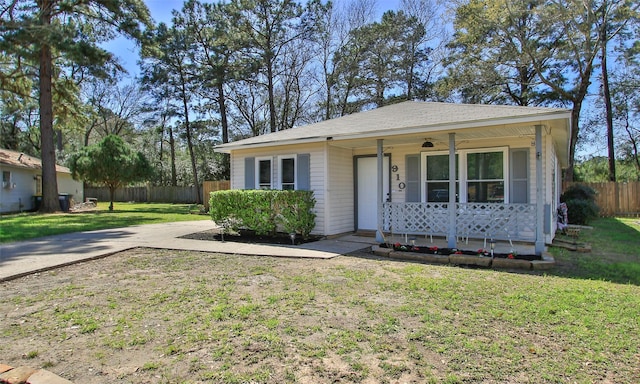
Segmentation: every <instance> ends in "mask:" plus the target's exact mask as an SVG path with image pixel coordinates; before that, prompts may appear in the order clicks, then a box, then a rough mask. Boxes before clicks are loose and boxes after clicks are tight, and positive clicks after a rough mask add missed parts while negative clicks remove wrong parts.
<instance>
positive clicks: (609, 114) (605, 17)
mask: <svg viewBox="0 0 640 384" xmlns="http://www.w3.org/2000/svg"><path fill="white" fill-rule="evenodd" d="M639 10H640V3H638V2H632V1H628V0H602V2H601V4H600V5H599V6H598V7H597V8H596V10H595V12H596V14H597V16H598V24H599V25H598V38H599V41H600V69H601V82H602V97H603V101H604V106H605V112H606V115H605V117H606V125H607V149H608V152H609V181H615V180H616V158H615V145H614V121H613V120H614V111H613V106H612V96H611V90H610V82H609V67H608V64H607V63H608V58H607V56H608V54H609V53H608V46H609V43H610V42H611V41H613V40H615V39H618V38H621V37H623V36H626V35H628V34H629V32H630V31H629V28H630V27H631V23H632V20H633V21H635V22H638V20H640V12H639ZM623 44H624V42H623Z"/></svg>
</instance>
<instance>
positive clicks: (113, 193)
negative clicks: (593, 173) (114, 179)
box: [109, 187, 116, 211]
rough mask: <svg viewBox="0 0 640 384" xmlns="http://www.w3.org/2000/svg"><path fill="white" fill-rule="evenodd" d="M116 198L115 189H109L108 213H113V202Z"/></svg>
mask: <svg viewBox="0 0 640 384" xmlns="http://www.w3.org/2000/svg"><path fill="white" fill-rule="evenodd" d="M115 196H116V188H115V187H109V211H113V200H114V199H115Z"/></svg>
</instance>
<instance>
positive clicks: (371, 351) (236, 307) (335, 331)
mask: <svg viewBox="0 0 640 384" xmlns="http://www.w3.org/2000/svg"><path fill="white" fill-rule="evenodd" d="M0 290H1V291H2V292H3V293H2V295H1V296H0V318H1V319H2V321H0V356H1V357H2V358H1V359H0V363H5V364H9V365H13V366H19V365H25V366H31V367H46V369H48V370H49V371H52V372H54V373H56V374H59V375H61V376H63V377H65V378H67V379H69V380H71V381H73V382H76V383H97V384H100V383H278V384H279V383H319V384H323V383H327V384H328V383H565V382H566V383H594V382H609V383H622V384H624V383H638V382H640V287H639V286H638V285H635V284H617V283H611V282H607V281H599V280H588V279H579V278H575V277H559V276H550V275H536V274H531V273H510V272H505V271H496V270H485V269H465V268H458V267H451V266H440V265H428V264H418V263H411V262H402V261H395V260H381V259H378V258H374V257H372V256H370V255H369V254H364V253H362V254H355V255H351V256H345V257H338V258H334V259H331V260H308V259H287V258H273V257H250V256H237V255H220V254H207V253H201V252H186V251H174V250H151V249H136V250H130V251H126V252H122V253H119V254H117V255H113V256H110V257H108V258H105V259H101V260H94V261H90V262H86V263H82V264H77V265H73V266H69V267H65V268H62V269H58V270H54V271H50V272H45V273H41V274H39V275H38V276H28V277H24V278H21V279H16V280H13V281H9V282H6V283H2V284H0Z"/></svg>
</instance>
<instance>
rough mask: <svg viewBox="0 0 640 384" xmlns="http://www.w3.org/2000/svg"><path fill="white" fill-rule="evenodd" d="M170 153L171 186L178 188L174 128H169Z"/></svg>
mask: <svg viewBox="0 0 640 384" xmlns="http://www.w3.org/2000/svg"><path fill="white" fill-rule="evenodd" d="M169 151H170V152H171V185H172V186H174V187H177V186H178V172H177V171H176V139H175V138H174V137H173V128H172V127H171V126H170V127H169Z"/></svg>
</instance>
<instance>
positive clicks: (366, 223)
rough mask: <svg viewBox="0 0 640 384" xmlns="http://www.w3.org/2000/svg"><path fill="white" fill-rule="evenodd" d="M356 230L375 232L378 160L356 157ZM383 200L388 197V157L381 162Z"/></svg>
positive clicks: (376, 223) (376, 224)
mask: <svg viewBox="0 0 640 384" xmlns="http://www.w3.org/2000/svg"><path fill="white" fill-rule="evenodd" d="M356 173H357V175H358V180H357V185H356V188H357V199H358V201H357V202H356V204H357V207H358V215H357V219H358V229H359V230H375V229H377V226H378V203H377V198H378V190H377V188H378V159H377V158H376V157H358V158H357V160H356ZM383 188H384V189H383V198H384V199H385V201H386V199H387V198H388V197H389V156H385V157H384V161H383Z"/></svg>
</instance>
